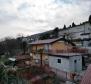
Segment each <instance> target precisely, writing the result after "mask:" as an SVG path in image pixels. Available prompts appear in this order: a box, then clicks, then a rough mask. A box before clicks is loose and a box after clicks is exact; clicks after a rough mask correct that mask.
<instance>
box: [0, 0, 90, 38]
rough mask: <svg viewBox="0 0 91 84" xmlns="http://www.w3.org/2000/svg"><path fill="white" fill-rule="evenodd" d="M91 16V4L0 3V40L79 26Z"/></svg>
mask: <svg viewBox="0 0 91 84" xmlns="http://www.w3.org/2000/svg"><path fill="white" fill-rule="evenodd" d="M90 14H91V0H0V38H4V37H8V36H12V37H16V36H17V35H24V36H26V35H32V34H36V33H40V32H44V31H47V30H51V29H54V28H55V27H59V28H62V27H63V25H64V24H65V25H67V26H68V25H70V24H71V23H72V22H75V23H76V24H79V23H80V22H84V21H87V20H88V17H89V15H90Z"/></svg>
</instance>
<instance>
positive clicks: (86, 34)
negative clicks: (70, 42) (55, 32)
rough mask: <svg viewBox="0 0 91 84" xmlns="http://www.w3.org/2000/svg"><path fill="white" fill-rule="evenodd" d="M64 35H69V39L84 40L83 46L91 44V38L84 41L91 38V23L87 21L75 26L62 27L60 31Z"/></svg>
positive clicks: (60, 34)
mask: <svg viewBox="0 0 91 84" xmlns="http://www.w3.org/2000/svg"><path fill="white" fill-rule="evenodd" d="M64 35H67V38H69V39H81V40H83V45H82V46H89V44H90V43H91V40H88V41H87V40H86V42H84V41H85V40H84V39H89V38H91V24H90V23H89V22H88V21H87V22H83V23H82V24H79V25H76V26H74V27H70V28H66V29H61V30H60V31H59V36H64Z"/></svg>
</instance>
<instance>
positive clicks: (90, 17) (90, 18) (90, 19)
mask: <svg viewBox="0 0 91 84" xmlns="http://www.w3.org/2000/svg"><path fill="white" fill-rule="evenodd" d="M88 21H89V23H90V24H91V15H90V16H89V20H88Z"/></svg>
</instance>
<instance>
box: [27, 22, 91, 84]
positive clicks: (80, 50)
mask: <svg viewBox="0 0 91 84" xmlns="http://www.w3.org/2000/svg"><path fill="white" fill-rule="evenodd" d="M50 32H52V30H51V31H48V32H44V33H45V34H46V33H50ZM44 33H39V34H35V35H32V36H31V37H30V42H28V45H29V53H30V56H31V58H32V61H31V65H32V66H35V65H36V66H45V65H47V66H48V67H49V69H50V70H51V71H53V72H55V73H56V74H57V75H58V76H59V77H60V78H63V79H66V80H71V79H73V78H71V77H73V76H70V77H69V75H68V74H69V73H70V74H73V73H81V71H82V68H83V65H84V63H83V58H84V56H87V54H91V24H90V23H89V21H86V22H83V23H81V24H79V25H74V26H70V27H68V28H65V29H60V30H59V32H58V38H51V39H45V40H40V36H41V35H43V34H44ZM50 35H51V34H50ZM28 38H29V37H28ZM67 84H71V82H68V81H67Z"/></svg>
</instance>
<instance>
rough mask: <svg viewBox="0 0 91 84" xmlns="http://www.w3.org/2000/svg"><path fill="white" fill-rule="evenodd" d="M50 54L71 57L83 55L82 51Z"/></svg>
mask: <svg viewBox="0 0 91 84" xmlns="http://www.w3.org/2000/svg"><path fill="white" fill-rule="evenodd" d="M49 56H53V57H62V58H69V57H73V56H81V54H80V53H53V54H49Z"/></svg>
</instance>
